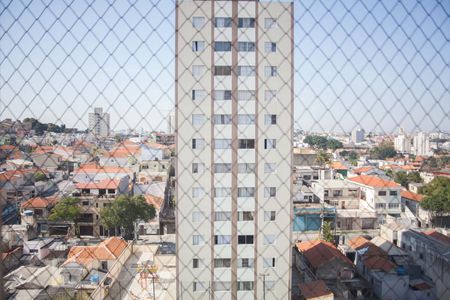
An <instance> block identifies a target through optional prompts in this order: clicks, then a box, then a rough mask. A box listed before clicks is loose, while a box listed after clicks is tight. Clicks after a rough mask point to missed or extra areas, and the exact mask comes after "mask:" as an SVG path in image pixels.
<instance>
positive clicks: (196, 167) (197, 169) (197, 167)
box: [191, 162, 205, 174]
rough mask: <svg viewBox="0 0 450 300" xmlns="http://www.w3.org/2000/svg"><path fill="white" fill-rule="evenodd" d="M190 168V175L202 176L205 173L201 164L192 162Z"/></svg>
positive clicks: (203, 165)
mask: <svg viewBox="0 0 450 300" xmlns="http://www.w3.org/2000/svg"><path fill="white" fill-rule="evenodd" d="M191 167H192V174H202V173H203V172H204V171H205V164H204V163H202V162H193V163H192V164H191Z"/></svg>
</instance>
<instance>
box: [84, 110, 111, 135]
mask: <svg viewBox="0 0 450 300" xmlns="http://www.w3.org/2000/svg"><path fill="white" fill-rule="evenodd" d="M89 132H91V133H92V134H93V135H95V136H100V137H107V136H109V114H108V113H104V112H103V108H101V107H96V108H94V112H93V113H89Z"/></svg>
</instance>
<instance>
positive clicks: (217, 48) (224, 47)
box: [214, 41, 231, 52]
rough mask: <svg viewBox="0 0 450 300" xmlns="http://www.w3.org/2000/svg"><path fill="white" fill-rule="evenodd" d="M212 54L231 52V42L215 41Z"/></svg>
mask: <svg viewBox="0 0 450 300" xmlns="http://www.w3.org/2000/svg"><path fill="white" fill-rule="evenodd" d="M214 52H231V42H228V41H215V42H214Z"/></svg>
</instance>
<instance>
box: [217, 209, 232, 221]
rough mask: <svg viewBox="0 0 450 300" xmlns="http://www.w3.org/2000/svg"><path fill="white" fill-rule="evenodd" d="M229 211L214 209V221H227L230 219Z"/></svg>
mask: <svg viewBox="0 0 450 300" xmlns="http://www.w3.org/2000/svg"><path fill="white" fill-rule="evenodd" d="M231 217H232V215H231V211H215V212H214V221H215V222H227V221H231Z"/></svg>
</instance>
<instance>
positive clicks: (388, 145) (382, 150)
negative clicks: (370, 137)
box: [370, 141, 397, 159]
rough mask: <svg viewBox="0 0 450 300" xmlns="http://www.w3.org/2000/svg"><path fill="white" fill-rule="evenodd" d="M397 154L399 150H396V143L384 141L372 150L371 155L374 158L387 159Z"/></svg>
mask: <svg viewBox="0 0 450 300" xmlns="http://www.w3.org/2000/svg"><path fill="white" fill-rule="evenodd" d="M396 155H397V151H395V148H394V144H393V143H392V142H389V141H384V142H382V143H381V144H380V145H378V146H377V147H374V148H372V149H371V150H370V156H371V157H372V158H374V159H386V158H389V157H395V156H396Z"/></svg>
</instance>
